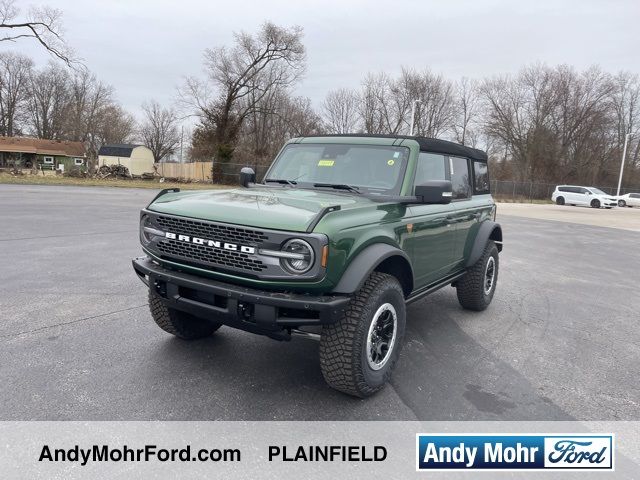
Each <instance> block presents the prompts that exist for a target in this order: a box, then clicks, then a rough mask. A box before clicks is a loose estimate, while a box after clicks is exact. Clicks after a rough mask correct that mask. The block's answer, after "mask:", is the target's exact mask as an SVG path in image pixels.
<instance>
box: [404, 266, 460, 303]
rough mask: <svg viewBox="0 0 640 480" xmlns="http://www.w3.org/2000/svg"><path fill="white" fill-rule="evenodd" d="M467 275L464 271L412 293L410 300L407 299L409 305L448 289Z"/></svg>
mask: <svg viewBox="0 0 640 480" xmlns="http://www.w3.org/2000/svg"><path fill="white" fill-rule="evenodd" d="M465 273H467V272H466V271H462V272H458V273H454V274H453V275H450V276H448V277H447V278H445V279H444V280H441V281H440V282H438V283H434V284H431V285H429V286H427V287H426V288H424V289H422V290H419V291H417V292H414V293H412V294H411V295H409V298H407V300H406V303H407V305H408V304H410V303H413V302H415V301H417V300H420V299H421V298H423V297H425V296H427V295H429V294H430V293H433V292H435V291H436V290H440V289H441V288H443V287H446V286H447V285H449V284H451V282H455V281H456V280H457V279H459V278H460V277H462V276H463V275H464V274H465Z"/></svg>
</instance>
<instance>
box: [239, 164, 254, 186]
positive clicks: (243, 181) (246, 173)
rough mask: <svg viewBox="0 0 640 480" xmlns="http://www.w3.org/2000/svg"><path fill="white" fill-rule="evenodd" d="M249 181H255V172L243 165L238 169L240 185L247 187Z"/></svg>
mask: <svg viewBox="0 0 640 480" xmlns="http://www.w3.org/2000/svg"><path fill="white" fill-rule="evenodd" d="M250 183H256V172H254V171H253V168H251V167H244V168H243V169H242V170H240V185H242V186H243V187H244V188H247V187H248V186H249V184H250Z"/></svg>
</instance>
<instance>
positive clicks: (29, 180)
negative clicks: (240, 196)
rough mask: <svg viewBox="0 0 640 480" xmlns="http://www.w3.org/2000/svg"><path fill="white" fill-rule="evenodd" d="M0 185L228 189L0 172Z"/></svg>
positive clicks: (214, 186)
mask: <svg viewBox="0 0 640 480" xmlns="http://www.w3.org/2000/svg"><path fill="white" fill-rule="evenodd" d="M0 184H14V185H74V186H79V187H123V188H153V189H157V190H159V189H162V188H180V189H182V190H210V189H212V188H229V185H218V184H215V185H214V184H211V183H179V182H163V183H160V182H159V181H158V180H156V179H153V180H127V179H108V178H105V179H100V178H72V177H62V176H58V175H56V176H54V175H44V176H43V175H18V176H15V175H11V174H9V173H5V172H0Z"/></svg>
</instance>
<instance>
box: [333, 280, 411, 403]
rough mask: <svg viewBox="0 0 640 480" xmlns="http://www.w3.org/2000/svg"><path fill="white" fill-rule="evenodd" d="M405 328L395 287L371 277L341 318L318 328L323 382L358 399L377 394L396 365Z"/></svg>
mask: <svg viewBox="0 0 640 480" xmlns="http://www.w3.org/2000/svg"><path fill="white" fill-rule="evenodd" d="M405 323H406V306H405V301H404V294H403V291H402V287H401V286H400V283H399V282H398V280H397V279H396V278H395V277H393V276H391V275H387V274H385V273H379V272H373V273H372V274H371V276H370V277H369V278H368V279H367V281H366V282H365V284H364V285H363V286H362V288H361V289H360V290H359V291H358V292H356V293H355V294H353V296H352V298H351V301H350V302H349V304H348V306H347V308H346V310H345V313H344V314H343V316H342V317H341V318H340V319H339V320H338V321H337V322H335V323H333V324H331V325H325V326H324V327H323V328H322V336H321V337H320V368H321V370H322V375H323V376H324V379H325V381H326V382H327V383H328V384H329V385H330V386H331V387H332V388H335V389H336V390H339V391H341V392H343V393H346V394H348V395H353V396H355V397H360V398H364V397H368V396H370V395H373V394H374V393H376V392H377V391H379V390H380V389H382V387H384V385H385V384H386V383H387V382H388V381H389V379H390V378H391V373H392V371H393V368H394V367H395V364H396V361H397V360H398V356H399V354H400V349H401V347H402V338H403V337H404V330H405ZM385 346H386V347H385Z"/></svg>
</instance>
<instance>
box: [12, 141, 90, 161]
mask: <svg viewBox="0 0 640 480" xmlns="http://www.w3.org/2000/svg"><path fill="white" fill-rule="evenodd" d="M0 152H10V153H35V154H38V155H57V156H63V157H84V156H86V151H85V148H84V145H83V144H82V142H69V141H66V140H46V139H43V138H30V137H0Z"/></svg>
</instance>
